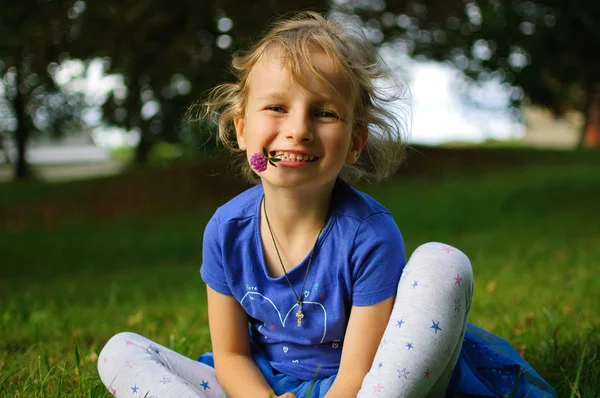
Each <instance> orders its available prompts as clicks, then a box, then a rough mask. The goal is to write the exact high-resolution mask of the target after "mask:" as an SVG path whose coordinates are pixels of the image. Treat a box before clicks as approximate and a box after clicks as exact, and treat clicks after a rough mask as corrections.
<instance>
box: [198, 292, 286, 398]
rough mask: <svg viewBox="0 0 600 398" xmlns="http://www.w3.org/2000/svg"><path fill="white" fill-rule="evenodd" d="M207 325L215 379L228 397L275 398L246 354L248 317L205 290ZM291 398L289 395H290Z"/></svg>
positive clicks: (230, 300) (229, 301)
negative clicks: (213, 359) (213, 360)
mask: <svg viewBox="0 0 600 398" xmlns="http://www.w3.org/2000/svg"><path fill="white" fill-rule="evenodd" d="M207 297H208V321H209V326H210V338H211V341H212V347H213V353H214V358H215V370H216V372H217V379H218V380H219V383H220V384H221V386H222V387H223V389H224V390H225V392H226V393H227V396H228V397H231V398H236V397H258V398H263V397H264V398H268V397H275V394H274V393H273V390H272V389H271V387H270V386H269V384H268V383H267V381H266V380H265V378H264V376H263V375H262V373H261V372H260V370H259V369H258V367H257V366H256V364H255V363H254V360H253V359H252V355H251V353H250V336H249V333H248V316H247V314H246V312H245V311H244V309H243V308H242V306H241V305H240V304H239V303H238V302H237V300H236V299H235V298H233V297H230V296H226V295H224V294H221V293H218V292H216V291H215V290H213V289H211V288H210V287H208V286H207ZM291 396H293V395H291Z"/></svg>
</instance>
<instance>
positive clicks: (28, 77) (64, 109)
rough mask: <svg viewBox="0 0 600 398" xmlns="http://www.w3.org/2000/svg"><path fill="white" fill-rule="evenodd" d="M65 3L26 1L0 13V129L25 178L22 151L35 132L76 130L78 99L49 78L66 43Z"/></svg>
mask: <svg viewBox="0 0 600 398" xmlns="http://www.w3.org/2000/svg"><path fill="white" fill-rule="evenodd" d="M67 8H68V7H67V5H66V4H65V2H62V1H58V0H55V1H45V2H39V1H35V0H24V1H20V2H18V3H11V4H8V5H4V4H3V5H2V8H1V12H0V76H1V77H2V78H3V81H2V84H1V87H0V95H1V97H0V131H8V132H11V133H13V135H14V140H15V144H16V145H15V146H16V147H17V150H18V158H17V160H16V162H15V165H16V176H17V177H18V178H26V177H27V176H28V167H27V164H26V160H25V153H26V147H27V143H28V141H29V139H30V138H31V137H32V135H33V134H35V133H39V132H45V133H50V134H51V135H53V136H61V135H62V134H64V133H65V132H67V131H69V130H72V129H74V128H77V127H78V126H79V121H80V116H81V115H80V111H81V109H82V100H81V98H79V97H78V96H77V95H70V96H69V95H67V94H66V93H64V92H63V91H62V90H61V89H60V88H59V87H57V85H56V82H55V81H54V79H53V78H52V72H53V70H54V69H55V68H56V62H57V61H58V60H59V59H60V52H61V48H63V45H64V43H65V42H66V41H68V40H69V39H70V32H69V26H70V24H69V22H68V17H67Z"/></svg>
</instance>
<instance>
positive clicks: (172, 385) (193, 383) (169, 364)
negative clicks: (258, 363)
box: [98, 332, 225, 398]
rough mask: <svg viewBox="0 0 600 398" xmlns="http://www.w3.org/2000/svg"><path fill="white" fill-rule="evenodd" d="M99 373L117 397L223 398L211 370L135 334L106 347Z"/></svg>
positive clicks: (122, 335)
mask: <svg viewBox="0 0 600 398" xmlns="http://www.w3.org/2000/svg"><path fill="white" fill-rule="evenodd" d="M98 372H99V373H100V378H101V379H102V382H103V383H104V385H105V386H106V388H108V390H109V391H110V392H111V393H112V394H113V395H114V396H116V397H130V396H138V395H137V394H139V396H140V397H145V398H151V397H181V398H188V397H194V398H196V397H211V398H212V397H225V392H224V391H223V389H222V388H221V386H220V385H219V383H218V382H217V377H216V374H215V371H214V369H213V368H211V367H210V366H207V365H205V364H202V363H199V362H197V361H194V360H191V359H189V358H187V357H185V356H183V355H181V354H178V353H176V352H175V351H172V350H169V349H168V348H165V347H163V346H161V345H159V344H156V343H154V342H153V341H151V340H148V339H147V338H145V337H142V336H140V335H138V334H135V333H128V332H124V333H119V334H117V335H115V336H113V337H112V338H111V339H110V340H109V341H108V343H106V345H105V346H104V348H103V349H102V352H101V353H100V356H99V357H98ZM132 394H133V395H132Z"/></svg>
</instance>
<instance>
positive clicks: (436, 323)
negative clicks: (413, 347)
mask: <svg viewBox="0 0 600 398" xmlns="http://www.w3.org/2000/svg"><path fill="white" fill-rule="evenodd" d="M431 322H432V323H433V325H431V326H430V327H429V329H433V330H435V334H437V332H438V331H441V330H442V328H441V327H440V322H439V321H438V322H436V321H434V320H432V321H431Z"/></svg>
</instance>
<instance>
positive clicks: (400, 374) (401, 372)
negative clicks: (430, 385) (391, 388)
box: [397, 368, 410, 379]
mask: <svg viewBox="0 0 600 398" xmlns="http://www.w3.org/2000/svg"><path fill="white" fill-rule="evenodd" d="M397 371H398V378H401V377H404V378H405V379H408V375H409V374H410V372H409V371H407V370H406V368H404V369H402V370H400V369H397Z"/></svg>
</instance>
